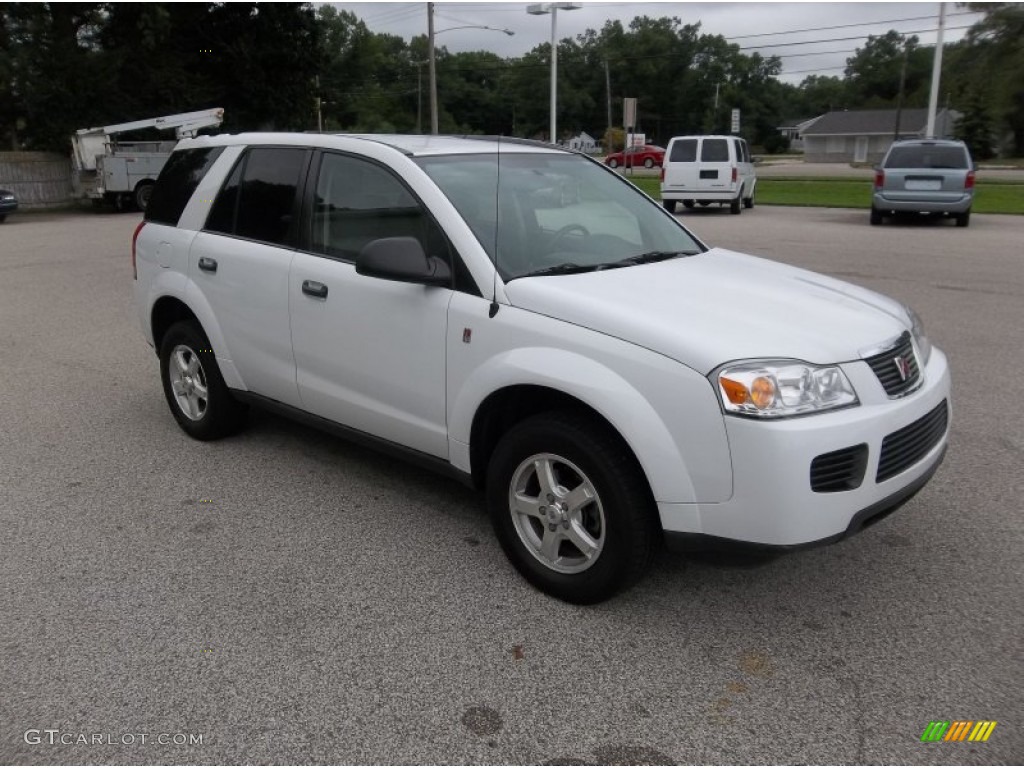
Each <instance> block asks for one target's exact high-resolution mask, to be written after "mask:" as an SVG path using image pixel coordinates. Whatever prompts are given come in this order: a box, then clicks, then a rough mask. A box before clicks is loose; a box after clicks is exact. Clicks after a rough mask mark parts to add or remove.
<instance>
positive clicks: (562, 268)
mask: <svg viewBox="0 0 1024 768" xmlns="http://www.w3.org/2000/svg"><path fill="white" fill-rule="evenodd" d="M594 269H596V267H595V266H581V265H579V264H576V263H574V262H571V261H566V262H563V263H562V264H556V265H555V266H553V267H544V268H543V269H535V270H533V272H527V273H526V274H524V275H516V277H539V276H541V275H574V274H577V273H578V272H591V271H593V270H594Z"/></svg>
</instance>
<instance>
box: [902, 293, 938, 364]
mask: <svg viewBox="0 0 1024 768" xmlns="http://www.w3.org/2000/svg"><path fill="white" fill-rule="evenodd" d="M903 308H904V309H905V310H907V316H908V317H909V318H910V332H911V333H912V334H913V336H914V343H915V344H917V350H918V352H920V353H921V365H922V366H925V365H928V358H930V357H931V356H932V343H931V342H930V341H929V340H928V337H927V336H925V335H924V323H923V322H922V321H921V318H920V316H919V315H918V314H917V312H915V311H914V310H912V309H911V308H910V307H908V306H906V305H905V304H904V305H903Z"/></svg>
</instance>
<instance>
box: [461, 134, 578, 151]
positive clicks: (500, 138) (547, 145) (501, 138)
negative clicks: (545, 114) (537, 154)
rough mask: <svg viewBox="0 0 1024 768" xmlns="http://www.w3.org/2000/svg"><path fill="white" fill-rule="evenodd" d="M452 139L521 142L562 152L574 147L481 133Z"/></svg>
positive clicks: (529, 145) (505, 142) (524, 144)
mask: <svg viewBox="0 0 1024 768" xmlns="http://www.w3.org/2000/svg"><path fill="white" fill-rule="evenodd" d="M452 138H454V139H475V140H477V141H498V142H501V143H503V144H522V145H523V146H527V147H538V148H543V149H557V150H560V151H562V152H575V151H576V150H574V149H568V148H567V147H560V146H558V145H557V144H550V143H548V142H546V141H540V140H538V139H520V138H519V137H518V136H499V135H494V134H490V135H481V134H462V135H453V136H452Z"/></svg>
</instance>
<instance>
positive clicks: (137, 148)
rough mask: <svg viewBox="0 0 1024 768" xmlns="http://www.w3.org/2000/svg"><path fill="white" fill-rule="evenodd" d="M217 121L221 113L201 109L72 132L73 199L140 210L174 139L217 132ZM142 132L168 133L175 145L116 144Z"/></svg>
mask: <svg viewBox="0 0 1024 768" xmlns="http://www.w3.org/2000/svg"><path fill="white" fill-rule="evenodd" d="M223 120H224V110H223V109H204V110H201V111H199V112H184V113H182V114H180V115H165V116H164V117H154V118H150V119H148V120H135V121H133V122H130V123H119V124H118V125H105V126H103V127H101V128H83V129H81V130H79V131H76V132H75V134H74V136H72V137H71V148H72V152H71V162H72V164H73V166H74V169H75V173H74V175H73V184H74V189H75V196H76V197H78V198H80V199H86V198H89V199H91V200H93V201H94V202H96V203H99V202H101V201H103V200H110V201H111V202H113V203H114V204H115V205H116V206H117V207H118V208H124V207H126V205H127V204H129V203H134V204H135V206H136V207H138V208H139V209H140V210H143V211H144V210H146V205H147V204H148V203H149V194H150V192H151V191H152V190H153V183H154V182H155V181H156V177H157V176H159V175H160V169H161V168H163V167H164V163H165V162H167V158H168V157H170V156H171V150H173V149H174V146H175V144H176V143H177V139H184V138H191V137H193V136H195V135H196V134H197V133H198V132H199V131H200V130H201V129H203V128H211V127H216V126H219V125H220V124H221V122H223ZM144 128H157V129H160V130H171V129H174V135H175V139H176V140H175V141H126V142H120V141H118V136H120V135H121V134H125V133H129V132H132V131H139V130H142V129H144Z"/></svg>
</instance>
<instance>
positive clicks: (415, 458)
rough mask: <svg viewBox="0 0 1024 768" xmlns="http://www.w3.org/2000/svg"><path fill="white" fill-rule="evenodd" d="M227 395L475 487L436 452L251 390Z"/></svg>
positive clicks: (232, 392)
mask: <svg viewBox="0 0 1024 768" xmlns="http://www.w3.org/2000/svg"><path fill="white" fill-rule="evenodd" d="M231 396H232V397H233V398H235V399H236V400H238V401H239V402H243V403H248V404H249V405H252V406H255V407H256V408H262V409H264V410H267V411H270V412H271V413H276V414H278V415H280V416H284V417H285V418H288V419H292V420H294V421H298V422H299V423H301V424H305V425H307V426H310V427H313V428H314V429H319V430H321V431H323V432H328V433H330V434H332V435H335V436H336V437H340V438H343V439H345V440H348V441H349V442H352V443H356V444H357V445H361V446H363V447H366V448H370V449H371V450H374V451H377V452H378V453H383V454H386V455H388V456H392V457H394V458H396V459H402V460H403V461H408V462H409V463H410V464H415V465H417V466H419V467H423V468H424V469H429V470H430V471H431V472H436V473H437V474H439V475H444V476H445V477H450V478H452V479H453V480H457V481H459V482H460V483H462V484H463V485H465V486H466V487H468V488H474V489H475V488H476V486H475V485H474V484H473V476H472V475H471V474H470V473H469V472H463V471H462V470H460V469H456V468H455V467H453V466H452V465H451V464H449V463H448V462H447V461H445V460H444V459H439V458H438V457H437V456H431V455H430V454H429V453H423V452H422V451H417V450H414V449H412V448H406V447H405V446H404V445H399V444H398V443H394V442H391V441H390V440H384V439H382V438H379V437H374V436H373V435H370V434H367V433H366V432H361V431H360V430H358V429H352V428H351V427H346V426H345V425H344V424H338V423H337V422H335V421H331V420H330V419H325V418H323V417H321V416H317V415H315V414H312V413H309V412H308V411H303V410H302V409H301V408H294V407H292V406H290V405H286V404H285V403H281V402H278V401H277V400H271V399H270V398H269V397H263V396H262V395H257V394H253V393H252V392H247V391H244V390H241V389H232V390H231Z"/></svg>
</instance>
